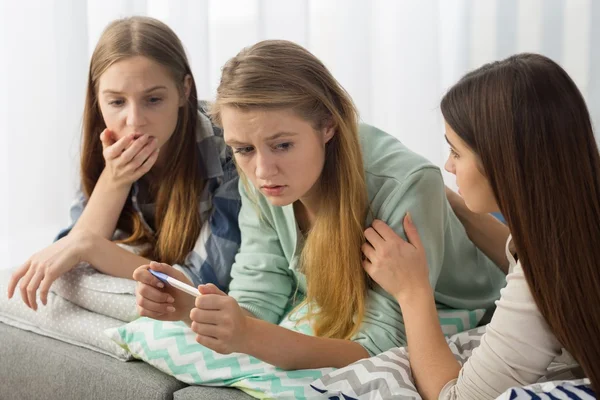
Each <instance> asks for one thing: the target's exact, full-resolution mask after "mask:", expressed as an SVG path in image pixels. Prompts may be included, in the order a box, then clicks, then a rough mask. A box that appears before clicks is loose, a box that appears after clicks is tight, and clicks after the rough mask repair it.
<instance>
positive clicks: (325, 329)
mask: <svg viewBox="0 0 600 400" xmlns="http://www.w3.org/2000/svg"><path fill="white" fill-rule="evenodd" d="M223 106H233V107H237V108H239V109H243V110H248V109H290V110H293V111H294V112H295V113H296V114H297V115H298V116H299V117H301V118H303V119H305V120H306V121H309V122H311V124H312V125H313V128H314V129H315V130H321V129H323V128H325V127H327V126H333V127H334V128H335V130H336V133H335V135H334V136H333V138H332V139H331V140H330V141H329V142H328V143H327V144H326V150H325V164H324V167H323V171H322V173H321V178H320V194H321V196H320V197H321V198H320V205H319V211H318V215H317V218H316V220H315V222H314V225H313V226H312V228H311V229H310V231H309V232H308V236H307V238H306V243H305V246H304V249H303V251H302V254H301V268H302V270H303V272H304V273H305V275H306V282H307V293H306V300H305V301H306V302H307V304H308V307H309V313H308V317H309V318H310V317H314V318H312V320H313V321H314V323H313V328H314V330H315V333H316V335H317V336H320V337H330V338H343V339H348V338H350V337H351V336H353V335H354V333H355V332H356V331H357V329H358V327H359V326H360V323H361V321H362V319H363V317H364V314H365V298H366V292H367V278H366V274H365V272H364V270H363V268H362V257H361V250H360V249H361V245H362V244H363V242H364V234H363V230H364V222H365V217H366V213H367V209H368V197H367V189H366V183H365V174H364V168H363V160H362V152H361V148H360V143H359V139H358V115H357V112H356V108H355V106H354V104H353V103H352V100H351V98H350V96H349V95H348V93H347V92H346V91H345V90H344V89H343V88H342V87H341V85H340V84H339V83H338V82H337V81H336V80H335V79H334V78H333V76H332V75H331V73H330V72H329V71H328V70H327V68H326V67H325V66H324V65H323V63H322V62H321V61H319V60H318V59H317V58H316V57H315V56H314V55H312V54H311V53H310V52H309V51H307V50H306V49H304V48H302V47H301V46H299V45H296V44H294V43H291V42H288V41H281V40H268V41H263V42H260V43H257V44H256V45H254V46H252V47H250V48H247V49H244V50H242V51H241V52H240V53H239V54H238V55H237V56H235V57H233V58H232V59H230V60H229V61H228V62H227V63H226V64H225V66H224V67H223V73H222V76H221V82H220V85H219V88H218V90H217V98H216V102H215V103H214V105H213V107H212V109H211V116H212V118H213V120H214V122H215V123H216V124H217V125H221V117H220V114H221V109H222V107H223Z"/></svg>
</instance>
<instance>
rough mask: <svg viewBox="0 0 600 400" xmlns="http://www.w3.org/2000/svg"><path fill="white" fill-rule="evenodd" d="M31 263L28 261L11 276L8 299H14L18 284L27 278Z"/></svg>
mask: <svg viewBox="0 0 600 400" xmlns="http://www.w3.org/2000/svg"><path fill="white" fill-rule="evenodd" d="M29 266H30V262H29V261H27V262H26V263H25V264H23V265H21V266H20V267H19V268H17V269H16V270H15V272H13V273H12V274H11V276H10V280H9V281H8V298H9V299H10V298H12V297H13V295H14V294H15V289H16V287H17V283H19V281H20V280H21V278H23V277H24V276H25V274H26V273H27V271H29Z"/></svg>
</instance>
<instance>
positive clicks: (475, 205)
mask: <svg viewBox="0 0 600 400" xmlns="http://www.w3.org/2000/svg"><path fill="white" fill-rule="evenodd" d="M446 140H447V141H448V144H449V145H450V156H449V157H448V160H447V161H446V165H445V166H444V168H445V169H446V171H448V172H450V173H451V174H454V175H456V185H457V186H458V193H459V194H460V195H461V196H462V197H463V199H464V200H465V204H466V205H467V207H468V208H469V210H471V211H473V212H475V213H478V214H484V213H491V212H498V211H499V207H498V204H497V202H496V198H495V197H494V193H493V191H492V188H491V186H490V183H489V181H488V179H487V178H486V177H485V176H484V175H483V174H482V173H481V169H482V168H481V164H480V162H479V158H478V157H477V154H475V153H474V152H473V151H472V150H471V149H470V148H469V146H467V144H466V143H465V142H464V141H463V140H462V139H461V138H460V137H459V136H458V135H457V134H456V132H454V131H453V130H452V128H451V127H450V125H448V124H447V123H446Z"/></svg>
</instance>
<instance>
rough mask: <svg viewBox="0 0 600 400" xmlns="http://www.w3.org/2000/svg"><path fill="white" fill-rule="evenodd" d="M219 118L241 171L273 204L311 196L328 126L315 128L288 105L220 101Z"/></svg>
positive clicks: (330, 133) (329, 135)
mask: <svg viewBox="0 0 600 400" xmlns="http://www.w3.org/2000/svg"><path fill="white" fill-rule="evenodd" d="M221 122H222V124H223V134H224V137H225V142H226V143H227V144H228V145H229V146H231V148H232V149H233V152H234V154H235V160H236V163H237V165H238V166H239V168H241V170H242V172H243V173H244V175H245V176H246V177H247V178H248V179H249V180H250V181H251V182H252V184H253V185H254V186H255V187H256V188H257V189H258V190H260V192H261V193H262V194H263V195H264V196H265V197H266V198H267V200H268V201H269V202H270V203H271V204H273V205H274V206H286V205H289V204H292V203H294V202H295V201H297V200H301V201H302V200H304V199H309V198H312V197H313V196H314V195H315V189H314V188H315V187H316V184H317V182H318V181H319V178H320V176H321V172H322V170H323V165H324V163H325V144H326V143H327V142H328V141H329V140H330V139H331V138H332V137H333V135H334V131H335V130H334V129H333V128H324V129H322V130H319V131H316V130H315V129H314V128H313V126H312V124H311V123H310V122H308V121H306V120H304V119H302V118H300V117H298V116H297V115H296V114H295V113H294V112H293V111H291V110H240V109H238V108H235V107H230V106H224V107H223V108H222V110H221Z"/></svg>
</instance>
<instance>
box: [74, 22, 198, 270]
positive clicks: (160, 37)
mask: <svg viewBox="0 0 600 400" xmlns="http://www.w3.org/2000/svg"><path fill="white" fill-rule="evenodd" d="M134 56H144V57H147V58H149V59H151V60H153V61H155V62H157V63H159V64H161V65H163V66H165V67H166V68H167V70H168V71H169V72H170V73H171V75H172V78H173V80H174V81H175V83H176V84H177V87H178V89H179V90H180V92H181V93H183V90H184V88H183V83H184V79H185V77H186V76H188V75H189V76H190V77H191V91H190V95H189V97H188V99H187V102H186V104H185V105H184V106H183V107H180V109H179V115H178V121H177V127H176V128H175V132H174V133H173V135H172V136H171V138H170V139H169V145H168V146H166V147H167V151H168V152H169V154H163V156H165V157H164V158H165V160H166V163H165V165H164V167H163V168H162V169H161V171H162V172H161V173H162V175H161V176H160V177H158V179H159V182H152V184H153V185H152V186H151V187H152V188H154V190H153V192H154V194H155V201H156V211H155V223H156V227H155V228H156V232H155V234H152V233H151V232H150V231H148V229H147V228H146V227H145V226H144V224H143V223H142V221H141V219H140V216H139V215H138V214H137V213H136V212H135V211H134V209H133V206H132V203H131V199H128V200H127V202H126V204H125V207H124V208H123V211H122V212H121V215H120V217H119V220H118V223H117V226H118V228H120V229H122V230H124V231H125V232H127V233H129V234H130V236H129V237H128V238H127V239H125V240H123V242H124V243H150V244H151V248H150V249H149V250H148V251H146V252H145V254H143V255H144V256H147V257H148V256H149V257H151V258H153V259H155V260H160V261H161V262H165V263H169V264H175V263H182V262H183V261H184V260H185V257H186V256H187V254H188V253H189V252H190V251H191V250H192V249H193V247H194V244H195V242H196V239H197V237H198V235H199V234H200V229H201V225H202V221H201V220H200V213H199V209H200V207H199V196H200V193H201V191H202V187H203V184H204V182H203V181H202V179H201V178H200V175H199V170H198V166H199V158H200V154H199V151H198V147H197V145H196V136H195V131H196V124H197V123H198V122H197V120H198V115H197V113H198V109H197V107H198V96H197V94H196V85H195V83H194V79H193V76H192V72H191V69H190V66H189V63H188V60H187V57H186V55H185V51H184V49H183V46H182V44H181V42H180V40H179V38H178V37H177V36H176V35H175V33H174V32H173V31H172V30H171V29H170V28H169V27H168V26H167V25H165V24H163V23H162V22H160V21H158V20H156V19H153V18H147V17H131V18H125V19H120V20H116V21H114V22H112V23H111V24H109V25H108V26H107V27H106V29H105V30H104V32H103V33H102V36H101V37H100V40H99V41H98V44H97V45H96V48H95V50H94V53H93V55H92V59H91V62H90V70H89V76H88V85H87V93H86V100H85V108H84V114H83V138H82V151H81V182H82V187H83V190H84V193H85V194H86V195H87V196H88V198H89V196H90V195H91V193H92V191H93V190H94V187H95V185H96V183H97V182H98V178H99V177H100V174H101V173H102V170H103V169H104V158H103V156H102V143H101V142H100V133H101V132H102V131H103V130H104V129H105V128H106V125H105V124H104V120H103V118H102V114H101V112H100V107H99V105H98V82H99V79H100V77H101V76H102V74H103V73H104V72H105V71H106V70H107V69H108V68H109V67H110V66H111V65H113V64H114V63H116V62H118V61H120V60H123V59H126V58H128V57H134Z"/></svg>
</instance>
